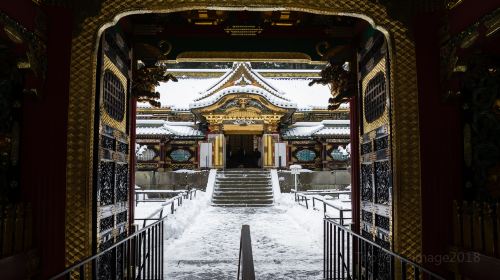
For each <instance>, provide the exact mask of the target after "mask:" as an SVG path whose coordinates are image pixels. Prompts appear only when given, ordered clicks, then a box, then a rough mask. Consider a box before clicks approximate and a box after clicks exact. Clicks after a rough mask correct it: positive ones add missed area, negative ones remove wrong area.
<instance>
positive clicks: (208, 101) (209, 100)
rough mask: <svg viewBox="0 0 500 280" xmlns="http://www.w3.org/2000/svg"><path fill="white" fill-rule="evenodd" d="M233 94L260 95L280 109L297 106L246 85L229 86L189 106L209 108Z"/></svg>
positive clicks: (260, 89)
mask: <svg viewBox="0 0 500 280" xmlns="http://www.w3.org/2000/svg"><path fill="white" fill-rule="evenodd" d="M233 93H250V94H257V95H260V96H262V97H264V98H266V99H267V100H268V101H269V102H271V103H272V104H274V105H276V106H278V107H282V108H296V107H297V104H295V103H292V102H290V101H288V100H286V99H284V98H280V97H277V96H276V95H272V94H271V93H270V92H268V91H266V90H264V89H262V88H259V87H256V86H252V85H247V86H230V87H227V88H225V89H223V90H221V91H219V92H217V93H215V94H212V95H210V96H207V97H206V98H203V99H199V100H198V101H195V102H193V103H191V104H189V107H190V108H200V107H206V106H210V105H212V104H214V103H216V102H217V101H218V100H220V99H221V98H222V97H224V96H225V95H228V94H233Z"/></svg>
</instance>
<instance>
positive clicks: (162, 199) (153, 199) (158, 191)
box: [135, 189, 191, 206]
mask: <svg viewBox="0 0 500 280" xmlns="http://www.w3.org/2000/svg"><path fill="white" fill-rule="evenodd" d="M190 190H191V189H190ZM190 190H178V191H173V190H135V206H137V205H138V204H139V202H162V201H165V200H166V198H148V199H146V198H144V196H145V195H146V194H158V195H161V194H163V195H165V194H167V195H170V198H172V197H175V196H178V195H179V194H186V193H190ZM141 194H142V195H143V198H142V199H140V198H139V197H140V195H141Z"/></svg>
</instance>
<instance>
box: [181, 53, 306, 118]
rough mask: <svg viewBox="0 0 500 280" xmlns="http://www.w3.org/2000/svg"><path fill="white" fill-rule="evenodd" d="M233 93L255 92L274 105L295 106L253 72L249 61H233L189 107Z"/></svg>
mask: <svg viewBox="0 0 500 280" xmlns="http://www.w3.org/2000/svg"><path fill="white" fill-rule="evenodd" d="M234 93H246V94H257V95H260V96H262V97H264V98H266V99H267V100H268V101H269V102H270V103H271V104H273V105H275V106H278V107H281V108H288V109H294V108H297V104H295V103H293V102H291V101H290V100H289V99H288V98H286V97H284V96H283V95H284V93H283V92H281V91H279V90H278V89H276V88H275V87H274V86H272V85H271V84H270V83H268V82H267V81H266V79H265V78H264V77H262V76H261V75H260V74H258V73H257V72H255V71H254V70H253V69H252V67H251V65H250V63H249V62H235V63H234V64H233V68H232V69H231V70H229V71H228V72H227V73H226V74H224V75H223V76H222V77H221V78H220V79H219V80H218V81H217V82H216V83H215V84H214V85H213V86H211V87H210V88H209V89H208V90H206V91H205V92H204V93H203V94H202V96H201V97H198V98H196V99H195V100H194V102H193V103H191V104H189V107H190V108H191V109H193V108H201V107H206V106H210V105H212V104H214V103H216V102H217V101H218V100H220V99H221V98H222V97H224V96H226V95H228V94H234Z"/></svg>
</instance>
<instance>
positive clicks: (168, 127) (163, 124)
mask: <svg viewBox="0 0 500 280" xmlns="http://www.w3.org/2000/svg"><path fill="white" fill-rule="evenodd" d="M136 134H137V135H138V136H139V135H142V136H170V137H174V138H204V137H205V135H204V134H203V132H201V131H200V130H199V129H198V128H197V125H196V124H195V123H194V122H169V121H164V120H141V119H138V120H137V126H136Z"/></svg>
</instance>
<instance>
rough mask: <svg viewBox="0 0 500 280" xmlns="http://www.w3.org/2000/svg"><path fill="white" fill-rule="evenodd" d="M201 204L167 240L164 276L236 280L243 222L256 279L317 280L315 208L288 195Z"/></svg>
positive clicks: (319, 248)
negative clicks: (262, 203)
mask: <svg viewBox="0 0 500 280" xmlns="http://www.w3.org/2000/svg"><path fill="white" fill-rule="evenodd" d="M282 200H283V199H282ZM205 205H206V207H204V208H203V209H201V211H199V214H198V215H197V216H196V217H195V218H193V219H192V220H191V221H190V223H189V225H187V226H186V228H185V229H184V230H183V231H182V234H181V235H178V236H175V237H173V236H171V238H169V239H168V240H167V243H166V245H167V246H166V247H165V273H166V275H165V276H166V277H165V278H166V279H189V280H194V279H204V280H205V279H235V278H236V272H237V269H238V252H239V242H240V231H241V226H242V225H243V224H248V225H250V233H251V239H252V249H253V256H254V264H255V274H256V279H273V280H275V279H321V276H322V268H323V226H322V225H323V221H322V215H321V213H319V211H310V210H309V211H308V210H306V209H304V208H303V207H302V206H298V205H297V204H295V203H294V202H293V198H291V197H290V199H288V198H287V199H286V201H285V200H283V201H281V202H278V203H276V205H275V206H272V207H263V208H222V207H212V206H208V204H205ZM186 206H187V205H186ZM182 208H184V207H182ZM179 214H180V213H179ZM166 234H168V230H167V231H166ZM167 238H168V237H167Z"/></svg>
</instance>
